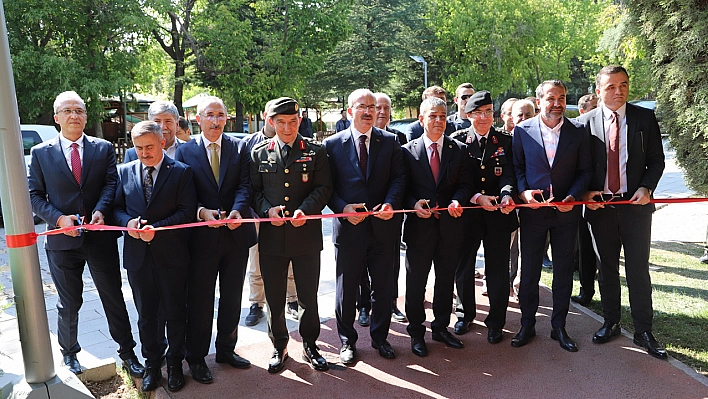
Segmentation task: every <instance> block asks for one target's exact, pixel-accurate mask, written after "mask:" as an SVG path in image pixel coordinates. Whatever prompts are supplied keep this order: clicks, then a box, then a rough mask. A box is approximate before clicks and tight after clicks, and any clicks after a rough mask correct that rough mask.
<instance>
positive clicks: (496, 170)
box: [451, 128, 519, 239]
mask: <svg viewBox="0 0 708 399" xmlns="http://www.w3.org/2000/svg"><path fill="white" fill-rule="evenodd" d="M451 137H452V138H453V139H455V140H457V141H459V142H461V143H465V146H466V148H467V154H468V155H469V158H470V170H471V172H472V181H473V184H474V190H473V193H472V194H473V196H474V194H477V193H479V194H483V195H492V196H498V197H499V201H501V199H502V197H504V196H505V195H509V196H512V197H514V196H515V194H516V190H515V189H514V186H516V176H515V174H514V164H513V156H512V149H511V136H510V135H508V134H506V133H502V132H500V131H499V130H496V129H494V128H491V129H490V130H489V133H487V135H486V137H487V142H486V144H485V146H484V152H483V151H482V149H480V147H479V142H478V141H477V136H476V135H475V133H474V129H473V128H468V129H462V130H458V131H457V132H455V134H453V135H452V136H451ZM463 217H465V218H466V219H467V228H466V229H465V232H466V233H467V234H470V235H473V236H475V237H477V238H480V239H481V238H483V237H484V232H485V230H486V229H494V230H496V231H500V232H504V233H510V232H512V231H514V230H516V228H517V227H519V220H518V218H517V216H516V212H511V213H509V214H506V215H505V214H504V213H502V212H501V211H494V212H489V211H487V210H484V209H481V208H480V209H471V210H469V211H465V213H464V214H463Z"/></svg>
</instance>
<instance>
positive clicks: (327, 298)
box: [0, 148, 708, 398]
mask: <svg viewBox="0 0 708 399" xmlns="http://www.w3.org/2000/svg"><path fill="white" fill-rule="evenodd" d="M666 155H667V165H666V170H665V172H664V175H663V177H662V179H661V181H660V183H659V187H657V190H656V191H655V197H657V198H667V197H671V198H679V197H687V196H690V195H691V194H692V192H691V191H690V190H689V189H688V188H686V186H685V184H684V181H683V174H682V172H681V170H680V169H679V168H678V167H677V166H676V164H675V162H674V159H673V156H674V154H673V152H672V151H671V149H669V148H667V149H666ZM707 225H708V203H695V204H670V205H665V206H662V207H661V209H660V210H659V211H657V212H656V213H655V215H654V220H653V226H652V240H653V241H684V242H695V243H698V242H702V241H703V240H704V239H705V230H706V226H707ZM323 228H324V231H325V250H324V251H323V252H322V272H321V279H320V286H319V306H320V316H321V320H322V322H323V323H325V330H323V336H326V334H328V333H327V332H325V331H327V329H328V328H329V329H331V328H334V325H333V323H332V318H333V317H334V295H335V273H334V251H333V246H332V243H331V223H330V222H329V221H325V223H324V227H323ZM43 229H44V228H43V226H37V231H41V230H43ZM41 245H42V241H41V240H40V245H39V257H40V268H41V272H42V280H43V288H44V297H45V304H46V307H47V317H48V319H49V326H50V330H51V339H52V347H53V351H54V359H55V361H56V363H57V364H61V355H60V353H59V351H58V345H57V342H56V335H55V334H56V319H57V315H56V313H57V312H56V308H55V305H56V290H55V289H54V286H53V283H52V281H51V277H50V275H49V271H48V266H47V261H46V255H45V253H44V250H43V249H42V246H41ZM5 248H6V247H5V240H4V230H3V229H0V284H2V286H3V291H2V293H1V295H0V301H2V302H0V303H4V304H6V305H7V306H8V307H7V308H6V309H5V310H4V312H3V313H0V370H3V371H4V373H3V375H2V376H0V389H2V392H3V395H0V396H1V397H2V398H4V397H5V395H7V389H3V387H7V385H8V384H11V383H12V382H13V381H16V380H17V379H19V378H21V375H22V374H23V372H24V371H23V364H22V361H21V360H22V358H21V356H22V354H21V350H20V342H19V335H18V331H17V321H16V310H15V308H14V304H13V303H12V302H11V299H12V297H13V290H12V282H11V278H10V268H9V264H8V259H7V253H6V249H5ZM403 255H404V253H403V252H402V253H401V256H403ZM481 256H482V253H481V252H480V258H478V259H481ZM401 273H402V275H401V277H400V279H399V290H400V291H399V292H401V293H404V292H405V270H404V269H402V271H401ZM431 278H433V277H432V274H431ZM84 283H85V290H84V305H83V307H82V309H81V312H80V325H79V341H80V343H81V345H82V347H83V350H82V351H81V352H80V353H79V355H78V358H79V361H80V362H81V364H82V365H84V366H85V367H88V368H94V367H96V366H98V365H105V364H106V359H108V360H111V359H117V356H116V349H117V346H116V344H115V343H114V342H113V341H112V340H111V339H110V336H109V334H108V326H107V324H106V321H105V315H104V313H103V309H102V307H101V304H100V301H99V299H98V295H97V294H96V290H95V287H94V286H93V283H92V280H91V278H90V275H89V274H88V271H86V273H85V274H84ZM123 295H124V297H125V300H126V303H127V306H128V312H129V313H130V316H131V321H132V323H133V331H134V335H135V340H136V342H139V340H138V337H137V331H138V330H137V326H136V323H137V312H136V310H135V305H134V303H133V298H132V293H131V290H130V287H129V285H128V281H127V278H126V276H125V272H124V271H123ZM480 298H481V299H480V301H484V299H483V298H482V297H480ZM482 303H483V302H480V305H482ZM248 307H249V303H248V289H247V288H246V289H245V290H244V293H243V306H242V311H241V316H242V319H243V318H245V316H246V315H247V314H248ZM510 312H511V313H512V315H511V316H510V318H509V325H508V326H507V328H509V329H510V331H513V330H512V329H513V328H516V327H515V324H516V323H518V320H515V319H517V318H518V316H517V315H515V314H516V313H515V312H518V310H516V311H515V310H514V309H512V308H510ZM576 314H577V315H578V316H577V317H580V318H582V319H587V320H585V322H587V323H590V324H593V323H595V322H596V321H597V320H595V319H596V317H595V318H593V314H591V315H586V314H585V313H582V309H580V310H578V311H577V312H575V313H574V315H576ZM574 317H575V316H574ZM453 320H454V318H453ZM598 325H599V324H598ZM288 327H289V328H290V330H291V331H296V329H297V323H296V322H295V321H293V320H289V321H288ZM215 328H216V327H215V326H214V330H215ZM393 329H394V330H395V334H394V336H395V337H396V338H395V339H396V341H397V342H398V341H399V340H401V339H402V340H401V341H400V342H399V344H398V345H396V344H394V346H395V347H396V349H397V350H398V351H399V353H403V352H405V353H406V361H408V360H410V359H409V357H408V356H407V354H409V351H408V350H407V345H408V344H407V340H406V339H403V338H405V337H403V338H401V337H402V336H404V335H405V329H403V328H401V327H400V326H394V327H393ZM594 329H596V327H595V326H594V324H593V326H592V327H591V328H590V330H589V331H594ZM266 331H267V327H266V323H265V319H263V320H261V322H260V323H259V324H258V325H256V326H254V327H245V326H243V321H242V328H240V329H239V344H238V346H237V348H236V349H237V351H238V352H240V351H242V350H243V351H244V353H250V354H256V353H260V352H261V351H262V350H263V348H265V349H267V348H268V346H269V345H270V342H269V340H268V337H267V333H266ZM330 332H331V331H330ZM546 333H547V332H546V331H543V332H540V333H539V335H542V336H543V337H542V338H537V340H543V341H546V340H547V334H546ZM474 334H475V335H476V336H482V334H483V331H482V329H481V328H479V327H478V328H477V331H475V332H474ZM571 334H573V333H572V331H571ZM583 334H585V332H584V331H583V332H581V331H578V332H577V333H576V334H575V335H573V336H578V337H579V336H581V335H583ZM365 335H366V334H361V335H360V336H362V339H363V336H365ZM585 335H587V334H585ZM296 336H297V333H295V334H294V335H293V339H297V337H296ZM506 338H507V340H506V341H505V342H504V343H503V344H502V346H503V347H504V350H503V351H500V352H498V353H496V352H495V354H491V355H490V356H492V358H493V359H496V360H495V361H499V362H502V364H504V362H506V361H507V360H504V359H503V353H507V347H508V339H509V338H510V336H508V337H506ZM392 339H393V338H392ZM475 339H479V337H476V338H475ZM328 340H329V339H328ZM365 342H368V341H365ZM335 344H336V342H334V341H332V342H331V345H335ZM583 344H584V342H583V343H581V346H583ZM621 344H622V345H625V346H626V348H625V349H629V348H631V347H632V343H631V340H628V342H622V343H621ZM362 345H364V341H363V342H362ZM367 345H368V344H367ZM480 345H481V348H484V352H485V353H486V350H487V349H488V348H487V347H489V345H488V344H486V343H485V344H480ZM484 345H486V346H484ZM468 346H469V345H468ZM291 347H292V344H291ZM361 347H362V348H366V347H364V346H361ZM586 347H587V348H588V349H589V348H592V346H591V345H590V344H587V345H586ZM258 348H260V349H258ZM494 348H497V347H494ZM539 348H540V347H539ZM336 349H337V348H328V349H327V352H330V353H331V354H332V356H334V354H336V353H337V351H336ZM443 349H444V348H443ZM509 349H511V348H509ZM136 350H137V353H139V348H136ZM292 350H293V355H295V354H296V353H299V352H296V351H297V347H292ZM365 350H366V351H367V352H370V350H368V349H365ZM544 350H545V347H544ZM548 350H549V351H553V353H551V354H547V355H544V356H546V357H548V360H553V361H555V360H557V357H558V356H561V355H563V357H565V356H564V354H563V353H562V351H561V352H558V351H560V349H559V348H557V346H555V345H554V347H553V348H552V349H548ZM213 351H214V347H213V342H212V348H211V352H212V353H213ZM581 351H582V349H581ZM266 352H267V351H266ZM435 352H437V350H436V351H435ZM465 352H466V353H467V356H468V357H471V358H477V357H478V356H479V359H481V360H480V361H482V362H485V361H488V360H485V359H487V357H485V356H482V354H481V353H477V352H475V350H470V348H469V347H468V348H467V349H465ZM582 352H586V351H582ZM631 352H636V349H634V350H631ZM510 353H515V352H510ZM259 356H261V355H259ZM435 356H437V353H431V358H432V357H435ZM574 356H576V357H577V358H580V357H583V356H590V354H589V353H587V352H586V353H580V354H578V355H574ZM592 356H596V355H594V354H593V355H592ZM297 358H298V359H299V355H298V356H297ZM376 358H377V357H376ZM376 358H375V359H376ZM212 360H213V359H212ZM251 360H252V361H253V362H254V364H257V363H258V364H260V363H264V362H263V360H264V359H261V358H258V359H256V358H251ZM331 360H335V361H336V360H338V359H336V358H332V359H331ZM371 360H372V361H374V359H371ZM589 360H591V359H589ZM538 361H539V363H537V365H541V364H542V363H540V359H539V360H538ZM623 361H626V359H624V360H623ZM641 362H642V363H641V364H644V362H648V363H646V364H647V365H648V366H646V367H652V365H653V363H652V362H655V361H654V360H653V359H649V358H646V359H644V358H642V359H641ZM418 363H419V364H418ZM418 363H415V365H408V363H406V364H404V363H400V364H399V366H400V367H409V368H410V367H412V368H415V369H418V368H425V364H426V362H418ZM641 364H640V366H639V367H640V368H642V369H643V368H644V367H645V366H642V365H641ZM672 364H674V365H678V366H680V363H679V362H676V361H674V362H672ZM360 365H361V363H360ZM510 366H511V365H510ZM544 367H545V366H544ZM258 368H259V367H254V368H253V369H254V370H255V369H258ZM356 368H357V369H358V370H359V371H361V372H363V373H365V374H367V373H368V374H370V377H369V378H379V377H378V374H375V373H373V371H372V370H371V369H369V368H367V367H365V366H362V367H361V368H360V367H359V365H358V366H357V367H356ZM537 369H540V370H544V368H541V367H537ZM546 371H548V370H546ZM370 372H371V373H370ZM428 372H432V373H441V375H447V374H449V371H447V370H446V369H445V367H442V368H440V369H438V370H435V371H430V370H429V371H428ZM476 372H477V374H476V375H477V377H475V378H477V379H480V380H481V379H484V378H486V374H485V373H484V372H482V371H480V370H476ZM249 373H250V372H249ZM261 373H263V376H262V377H261V376H260V374H261ZM617 373H620V374H616V375H619V376H620V378H618V381H617V382H618V383H619V384H622V386H623V387H624V386H626V385H627V384H631V382H629V381H627V378H629V376H630V374H631V373H630V371H629V370H627V369H620V370H617ZM258 374H259V376H258V378H266V377H267V375H266V374H267V373H265V371H263V370H258ZM670 374H671V378H672V379H676V378H683V377H687V378H688V380H690V381H694V382H695V381H698V382H699V386H702V387H703V388H705V390H704V391H703V392H704V394H703V395H700V396H692V397H703V396H708V378H705V377H702V376H700V375H697V374H695V373H693V372H691V371H690V370H689V371H688V373H684V372H683V371H681V370H680V369H674V371H671V372H670ZM689 374H690V375H692V376H693V377H695V379H694V378H692V377H689ZM249 375H250V374H249ZM632 375H633V374H632ZM284 376H288V375H284ZM336 376H337V374H334V375H333V377H335V378H333V379H324V381H335V380H336ZM297 377H298V376H297V375H296V376H294V377H293V376H291V377H289V378H290V379H295V380H297ZM412 377H413V378H417V377H415V374H414V375H413V376H412ZM566 377H568V378H569V380H568V383H569V384H570V385H569V386H573V385H572V384H574V383H575V382H573V381H574V380H575V379H576V378H580V376H573V377H572V379H570V375H568V376H566ZM655 377H656V376H655ZM665 377H666V378H669V376H668V375H666V376H665ZM342 378H343V377H342ZM381 378H384V377H381ZM520 378H521V379H520V380H525V379H526V378H528V375H527V376H526V377H520ZM540 378H542V379H543V380H544V382H548V383H549V384H550V382H549V381H551V380H553V379H554V378H556V377H555V376H554V377H548V376H547V375H546V376H540ZM187 379H188V380H189V381H188V386H189V385H191V386H194V385H196V384H193V381H191V379H190V378H189V377H188V378H187ZM318 379H319V378H318ZM320 380H321V379H320ZM520 380H519V381H520ZM396 381H397V380H395V379H394V380H392V382H390V383H389V384H393V385H396V384H398V383H399V382H400V381H398V382H396ZM451 381H456V380H455V379H454V378H453V379H452V380H451ZM506 381H507V382H506V383H503V384H501V383H500V384H499V385H496V386H495V387H494V389H496V390H497V391H498V392H506V393H507V395H506V396H510V395H512V394H513V395H514V396H519V395H522V396H528V395H524V391H523V389H522V388H521V386H520V384H519V383H518V382H519V381H516V382H515V381H514V378H511V379H506ZM530 381H533V379H531V380H530ZM679 381H682V380H679ZM300 382H308V383H314V381H300ZM413 382H415V380H413V381H408V383H413ZM431 384H433V382H431ZM444 384H445V383H443V385H444ZM685 384H687V385H688V386H693V385H692V384H693V383H692V382H686V383H685ZM418 385H419V386H420V389H421V390H418V389H415V390H413V391H415V392H417V394H415V395H412V396H426V397H428V396H432V397H446V396H447V397H454V396H456V395H455V393H458V395H457V396H459V393H460V392H463V391H462V390H460V391H454V390H452V391H450V390H448V389H444V390H442V391H441V393H440V394H435V395H431V394H429V393H426V392H427V391H426V389H427V388H428V387H426V386H425V385H424V384H422V383H419V384H418ZM229 386H230V385H229ZM259 386H262V385H260V384H259ZM456 386H458V387H459V388H460V389H463V388H465V387H466V388H469V386H465V385H464V384H462V385H456ZM587 388H590V387H587ZM196 392H199V391H196ZM196 392H195V393H196ZM367 392H368V394H369V396H373V397H377V396H381V395H377V394H376V392H371V391H367ZM397 392H398V393H397V394H396V393H395V392H389V394H387V395H388V396H391V394H393V397H401V396H406V397H411V396H410V395H408V394H405V395H404V392H405V391H397ZM408 392H409V393H410V391H408ZM451 392H452V393H451ZM482 392H484V391H482ZM699 392H700V391H699ZM303 393H304V392H303ZM340 393H341V392H340ZM379 393H382V392H379ZM557 393H558V394H561V393H562V391H557ZM589 395H591V394H590V392H588V391H585V393H584V394H583V395H579V394H575V395H573V394H567V392H566V394H565V395H563V396H566V397H572V396H577V397H582V396H585V397H586V396H589ZM592 395H593V396H595V394H594V393H593V394H592ZM239 396H241V395H239ZM259 396H260V395H259ZM475 396H477V395H475ZM482 396H490V397H491V396H493V395H491V394H490V395H482ZM531 396H534V395H531ZM614 396H615V397H618V396H627V397H630V396H636V395H631V394H630V393H626V395H625V394H620V395H614ZM649 396H653V397H658V396H665V394H664V393H662V394H661V395H659V394H658V393H657V395H649ZM174 397H188V396H184V395H175V396H174ZM202 397H208V396H202ZM677 397H685V396H677Z"/></svg>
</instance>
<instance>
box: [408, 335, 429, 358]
mask: <svg viewBox="0 0 708 399" xmlns="http://www.w3.org/2000/svg"><path fill="white" fill-rule="evenodd" d="M411 351H413V354H414V355H416V356H420V357H426V356H428V346H427V345H426V344H425V340H424V339H423V338H411Z"/></svg>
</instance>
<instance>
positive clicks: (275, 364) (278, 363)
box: [268, 349, 288, 374]
mask: <svg viewBox="0 0 708 399" xmlns="http://www.w3.org/2000/svg"><path fill="white" fill-rule="evenodd" d="M286 360H288V350H287V349H275V350H273V355H271V357H270V361H269V362H268V372H269V373H271V374H273V373H277V372H279V371H280V370H282V369H283V367H285V361H286Z"/></svg>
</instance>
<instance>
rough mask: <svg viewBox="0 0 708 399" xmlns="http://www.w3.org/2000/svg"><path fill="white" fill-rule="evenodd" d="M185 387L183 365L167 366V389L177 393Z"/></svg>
mask: <svg viewBox="0 0 708 399" xmlns="http://www.w3.org/2000/svg"><path fill="white" fill-rule="evenodd" d="M183 387H184V373H183V372H182V365H181V364H180V365H179V366H167V389H169V390H170V391H171V392H177V391H179V390H180V389H182V388H183Z"/></svg>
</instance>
